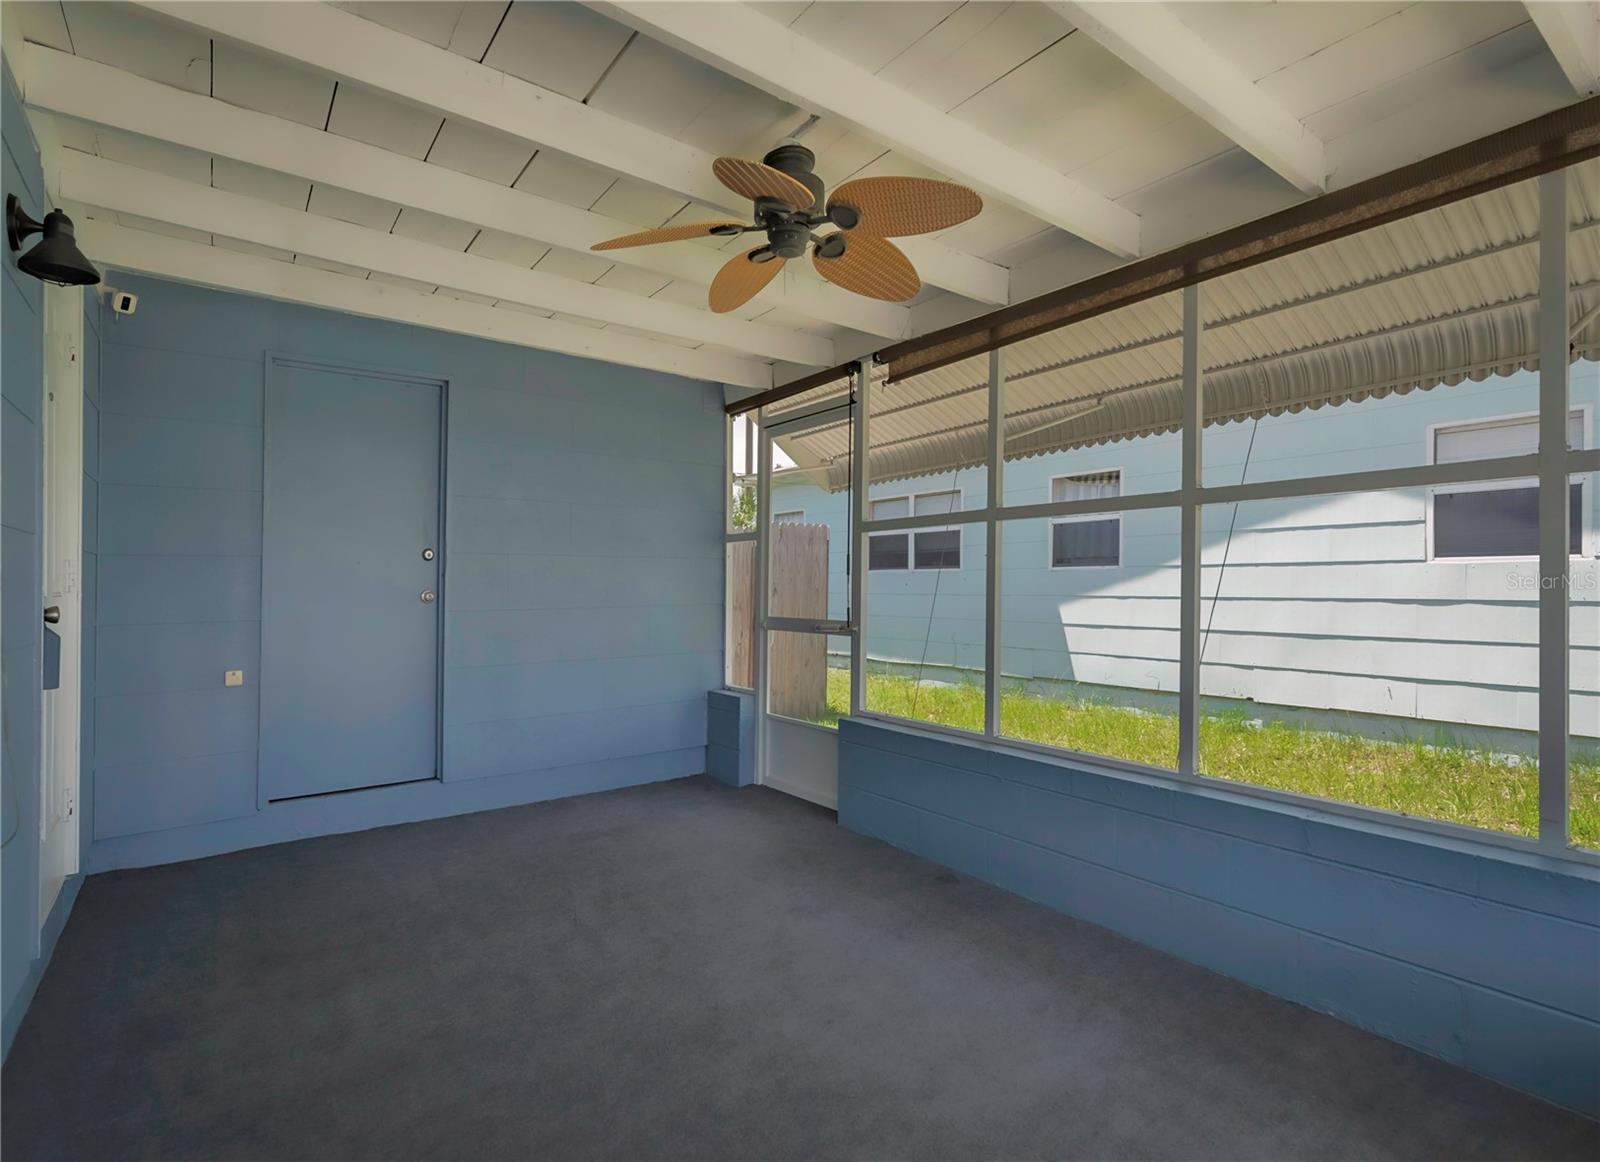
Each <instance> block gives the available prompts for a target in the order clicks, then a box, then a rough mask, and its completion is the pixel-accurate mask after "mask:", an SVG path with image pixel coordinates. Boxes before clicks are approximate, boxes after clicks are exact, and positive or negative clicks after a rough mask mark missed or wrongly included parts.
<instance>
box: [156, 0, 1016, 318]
mask: <svg viewBox="0 0 1600 1162" xmlns="http://www.w3.org/2000/svg"><path fill="white" fill-rule="evenodd" d="M140 6H141V7H143V8H145V9H148V10H149V11H151V12H154V13H157V14H159V15H162V16H165V17H168V18H170V19H172V20H174V21H177V22H179V23H182V24H186V25H189V26H192V27H197V28H201V29H204V30H205V31H206V32H208V33H210V34H212V35H214V36H219V37H223V38H226V39H229V40H233V41H236V42H238V43H240V44H244V45H247V46H249V47H251V48H254V49H257V50H259V51H262V52H267V53H272V54H274V55H276V56H280V57H284V58H287V59H289V60H293V61H296V62H298V63H299V64H302V65H308V66H310V67H312V68H314V69H318V70H320V71H322V72H325V73H328V74H330V75H332V76H335V77H342V78H345V79H348V80H350V81H353V82H356V83H358V84H361V85H365V86H367V87H368V88H371V89H376V90H378V91H380V92H383V93H387V94H389V95H390V96H393V97H398V98H400V99H402V100H404V101H407V102H410V103H411V104H414V105H422V106H424V107H425V108H428V109H432V110H434V111H435V112H438V113H441V114H443V115H445V116H447V117H454V118H458V119H461V120H464V121H470V122H473V123H474V124H476V125H480V126H483V127H485V128H488V129H496V130H499V131H500V132H502V133H506V134H509V135H510V136H512V137H515V138H518V139H519V140H522V141H527V142H530V143H532V144H534V145H538V146H543V147H548V148H549V149H553V150H557V151H559V152H561V153H565V154H568V155H570V156H572V157H575V158H578V159H579V160H581V161H585V162H588V163H589V164H591V165H595V166H598V167H600V168H601V169H604V170H608V171H610V172H611V173H614V174H617V175H619V176H621V177H625V178H632V179H635V180H637V181H641V182H645V183H647V184H649V185H654V186H659V187H660V188H662V189H664V190H670V191H671V192H673V193H675V194H677V195H679V196H681V197H683V198H685V199H687V200H689V201H694V202H699V203H700V204H701V205H704V206H709V207H711V208H713V209H716V210H722V211H726V212H729V213H733V214H737V215H739V216H740V217H748V215H749V214H750V203H749V202H747V201H745V200H743V199H741V198H740V197H739V196H738V195H736V194H734V193H733V192H732V191H730V190H728V189H727V188H726V187H725V186H723V185H722V184H721V183H720V182H718V181H717V180H716V179H715V178H714V177H713V176H712V174H711V162H712V160H713V158H712V155H711V154H710V153H707V152H706V151H704V150H701V149H697V148H695V147H694V146H691V145H687V144H685V143H683V142H681V141H676V140H674V139H673V138H671V137H668V136H666V135H664V134H661V133H657V132H655V131H653V130H650V129H646V128H644V127H643V126H640V125H635V124H633V123H632V122H630V121H625V120H623V119H622V118H620V117H615V116H612V115H611V114H608V113H605V112H602V111H601V110H599V109H596V108H593V107H592V106H590V105H585V104H584V103H583V102H581V101H576V100H573V99H572V98H570V97H564V96H562V95H561V94H559V93H555V92H552V91H551V90H549V89H542V88H540V87H539V86H537V85H533V84H530V83H528V82H527V81H523V80H520V79H518V78H517V77H513V76H511V75H509V74H507V73H502V72H499V71H498V70H496V69H493V68H490V67H489V66H487V65H482V64H479V63H477V62H476V61H470V60H465V59H463V58H462V57H459V56H457V55H456V54H455V53H452V52H450V51H448V50H446V49H441V48H435V47H434V46H433V45H430V44H427V43H426V42H424V41H421V40H417V39H415V38H413V37H410V36H406V35H404V34H403V33H399V32H394V31H392V30H391V29H388V28H385V27H383V26H382V25H379V24H375V23H373V22H372V21H369V20H363V19H362V18H361V17H359V16H353V15H351V14H350V13H348V12H342V11H340V10H338V9H336V8H331V7H329V6H328V5H326V4H316V3H304V4H295V5H293V6H292V8H290V7H289V6H285V5H275V4H229V3H215V2H209V0H207V2H188V3H170V2H157V0H140ZM908 241H910V242H912V243H914V245H910V246H906V247H904V248H903V249H905V250H906V252H907V253H908V254H910V255H911V257H912V260H913V261H914V262H916V263H918V265H919V268H922V269H925V270H928V271H933V272H934V273H930V274H928V275H927V276H926V281H927V282H929V283H930V284H932V285H934V286H938V287H941V288H942V289H944V290H948V291H952V292H954V293H956V294H960V295H964V296H966V297H968V298H973V299H976V300H977V301H980V302H988V303H992V304H995V305H1003V304H1004V303H1005V302H1008V301H1009V294H1007V295H1006V296H1005V297H1003V298H999V299H997V298H996V297H995V291H994V285H995V283H996V281H997V280H1005V281H1006V283H1007V285H1009V278H1008V275H1007V272H1006V271H1005V269H1004V268H1003V267H999V266H995V265H994V264H992V263H986V264H985V268H986V271H985V278H984V279H983V280H982V281H981V282H978V281H975V280H973V279H971V278H963V277H957V276H956V275H955V274H954V273H953V272H956V271H959V270H961V269H965V268H964V267H962V266H961V264H960V263H958V262H956V261H954V260H953V259H952V260H951V261H950V262H948V263H942V264H935V263H933V262H932V261H929V260H928V259H927V258H925V257H924V256H925V255H938V254H940V253H941V252H942V253H947V254H951V255H954V254H955V253H956V252H954V251H952V250H951V249H950V248H949V247H948V246H945V245H944V244H943V243H940V242H938V241H937V240H935V239H911V240H908ZM962 257H970V256H962ZM972 261H973V262H978V261H981V260H979V259H975V258H974V259H972ZM947 272H950V273H947Z"/></svg>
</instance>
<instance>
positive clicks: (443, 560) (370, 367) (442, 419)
mask: <svg viewBox="0 0 1600 1162" xmlns="http://www.w3.org/2000/svg"><path fill="white" fill-rule="evenodd" d="M277 368H296V369H299V370H303V371H326V372H330V373H332V374H335V375H346V374H348V375H361V376H366V377H368V378H371V379H389V380H394V381H395V382H397V383H414V384H423V385H426V386H429V387H437V388H438V389H439V487H438V503H439V512H438V517H437V520H438V529H439V536H438V543H439V548H438V554H439V582H438V589H437V591H436V592H437V593H438V600H437V601H436V602H435V603H434V605H435V609H436V610H437V618H436V622H435V639H434V667H433V778H432V780H428V779H417V780H414V782H415V783H426V782H429V781H432V782H435V783H439V782H443V781H445V775H444V671H445V664H444V645H445V637H444V623H445V602H446V601H447V600H448V599H449V592H450V590H449V576H448V574H449V569H450V564H449V562H450V553H449V546H448V543H447V541H448V537H449V527H448V523H447V521H446V519H445V512H446V509H447V507H448V505H447V504H446V495H447V492H446V490H447V487H448V482H449V458H448V452H449V447H450V379H449V377H448V376H445V375H435V374H431V373H429V372H419V371H411V370H407V369H405V368H399V367H385V366H382V365H379V364H371V363H355V362H351V361H349V360H345V359H327V358H323V357H322V356H318V355H301V354H298V353H296V352H292V351H281V350H273V349H271V348H268V350H267V352H266V356H265V359H264V362H263V367H262V378H261V402H262V415H261V528H262V543H261V577H260V585H261V592H262V594H263V597H264V596H265V594H266V584H267V546H266V528H267V497H268V495H269V494H270V491H271V490H270V489H269V487H268V477H269V475H270V473H271V471H272V468H271V458H270V457H269V456H268V455H267V435H268V433H267V422H266V418H267V417H266V399H267V389H268V386H269V385H270V384H271V382H272V375H273V372H274V370H275V369H277ZM265 613H266V610H265V606H264V605H263V608H262V615H263V616H262V618H261V622H260V627H259V631H258V632H259V634H260V640H259V642H258V651H257V657H265V654H266V640H265V639H266V632H267V622H266V616H265ZM261 679H262V675H261V674H260V673H258V674H257V675H256V682H255V689H256V719H257V730H256V809H257V810H259V811H265V810H267V809H268V808H270V807H287V806H292V805H293V804H295V803H297V802H299V801H300V800H301V799H303V798H306V797H307V796H303V795H302V796H295V797H293V798H289V799H280V800H272V799H268V798H267V788H266V784H265V782H264V781H263V780H262V778H261V739H262V733H263V732H262V730H261V726H262V725H264V724H262V723H261V721H260V719H261ZM395 785H400V786H409V785H412V784H410V783H403V784H380V785H378V786H373V787H351V788H349V789H347V790H342V791H328V792H323V793H324V794H330V795H359V794H361V793H363V792H366V791H379V790H385V789H387V788H388V787H390V786H395Z"/></svg>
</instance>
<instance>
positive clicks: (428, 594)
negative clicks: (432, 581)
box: [422, 589, 435, 605]
mask: <svg viewBox="0 0 1600 1162" xmlns="http://www.w3.org/2000/svg"><path fill="white" fill-rule="evenodd" d="M434 596H435V594H434V592H433V590H432V589H424V590H423V591H422V604H424V605H432V604H433V599H434Z"/></svg>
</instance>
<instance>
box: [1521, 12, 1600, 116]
mask: <svg viewBox="0 0 1600 1162" xmlns="http://www.w3.org/2000/svg"><path fill="white" fill-rule="evenodd" d="M1527 9H1528V15H1529V16H1530V17H1531V18H1532V19H1533V24H1534V27H1535V28H1537V29H1538V30H1539V35H1540V36H1542V37H1544V42H1545V44H1546V45H1548V46H1549V48H1550V52H1551V55H1553V56H1554V57H1555V58H1556V63H1557V64H1559V65H1560V66H1561V71H1562V72H1563V73H1565V74H1566V75H1567V80H1568V81H1569V82H1570V83H1571V85H1572V87H1573V89H1575V90H1576V91H1577V92H1579V93H1581V94H1583V95H1584V96H1589V95H1591V94H1593V93H1596V92H1600V4H1595V3H1592V2H1588V0H1585V2H1583V3H1574V2H1573V0H1559V2H1552V0H1532V2H1530V3H1529V4H1528V5H1527Z"/></svg>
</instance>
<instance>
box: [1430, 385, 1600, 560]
mask: <svg viewBox="0 0 1600 1162" xmlns="http://www.w3.org/2000/svg"><path fill="white" fill-rule="evenodd" d="M1583 442H1584V441H1583V414H1582V413H1581V412H1573V413H1572V415H1571V416H1570V417H1569V418H1568V420H1567V445H1568V447H1571V448H1582V447H1583ZM1538 450H1539V419H1538V417H1537V416H1522V417H1519V418H1517V419H1511V420H1494V421H1490V422H1488V423H1481V424H1461V425H1459V426H1456V427H1449V428H1439V429H1437V430H1436V431H1435V432H1434V443H1433V455H1434V460H1435V462H1436V463H1440V464H1450V463H1455V462H1459V461H1462V460H1486V459H1492V458H1495V457H1500V456H1528V455H1531V454H1533V453H1535V452H1537V451H1538ZM1571 520H1572V531H1571V547H1570V550H1569V551H1570V552H1572V553H1574V554H1577V553H1581V552H1582V551H1583V489H1582V486H1581V485H1578V484H1574V485H1573V486H1572V503H1571ZM1433 555H1434V556H1435V557H1447V558H1448V557H1536V556H1538V555H1539V489H1538V487H1537V486H1535V485H1532V484H1526V483H1524V484H1515V485H1510V486H1507V487H1500V488H1466V489H1461V490H1458V491H1453V492H1452V491H1441V492H1436V493H1435V494H1434V497H1433Z"/></svg>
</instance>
